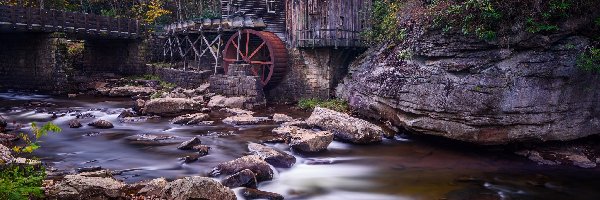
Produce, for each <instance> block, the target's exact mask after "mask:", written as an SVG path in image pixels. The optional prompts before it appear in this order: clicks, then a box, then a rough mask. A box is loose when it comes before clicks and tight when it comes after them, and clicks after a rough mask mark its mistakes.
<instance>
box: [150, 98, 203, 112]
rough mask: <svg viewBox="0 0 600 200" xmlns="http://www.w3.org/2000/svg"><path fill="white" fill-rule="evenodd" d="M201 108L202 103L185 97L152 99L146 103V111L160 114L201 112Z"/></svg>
mask: <svg viewBox="0 0 600 200" xmlns="http://www.w3.org/2000/svg"><path fill="white" fill-rule="evenodd" d="M201 109H202V104H201V103H198V102H196V101H193V100H191V99H184V98H159V99H152V100H150V101H147V102H146V103H145V104H144V112H145V113H147V114H154V115H158V116H178V115H182V114H189V113H195V112H199V111H201Z"/></svg>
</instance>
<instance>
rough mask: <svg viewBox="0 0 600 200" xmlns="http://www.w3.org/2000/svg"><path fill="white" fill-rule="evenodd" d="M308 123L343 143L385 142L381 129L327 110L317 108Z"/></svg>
mask: <svg viewBox="0 0 600 200" xmlns="http://www.w3.org/2000/svg"><path fill="white" fill-rule="evenodd" d="M306 123H307V124H308V125H311V126H316V127H319V128H321V129H323V130H326V131H329V132H331V133H333V134H334V135H335V138H336V139H338V140H341V141H347V142H352V143H356V144H370V143H378V142H381V141H382V140H383V129H381V127H379V126H377V125H375V124H372V123H370V122H367V121H365V120H363V119H358V118H355V117H352V116H350V115H348V114H345V113H340V112H337V111H334V110H330V109H327V108H320V107H316V108H315V109H314V111H313V113H312V115H311V116H310V117H309V118H308V119H306Z"/></svg>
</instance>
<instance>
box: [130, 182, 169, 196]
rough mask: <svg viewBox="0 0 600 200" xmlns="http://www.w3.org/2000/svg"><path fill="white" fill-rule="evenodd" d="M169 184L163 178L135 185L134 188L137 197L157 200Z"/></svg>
mask: <svg viewBox="0 0 600 200" xmlns="http://www.w3.org/2000/svg"><path fill="white" fill-rule="evenodd" d="M167 184H169V182H168V181H167V180H166V179H164V178H157V179H153V180H150V181H146V182H142V183H137V184H136V186H134V187H136V188H141V189H139V190H138V192H137V195H138V196H142V197H144V199H159V198H161V197H162V195H163V193H162V191H163V190H164V189H165V187H167Z"/></svg>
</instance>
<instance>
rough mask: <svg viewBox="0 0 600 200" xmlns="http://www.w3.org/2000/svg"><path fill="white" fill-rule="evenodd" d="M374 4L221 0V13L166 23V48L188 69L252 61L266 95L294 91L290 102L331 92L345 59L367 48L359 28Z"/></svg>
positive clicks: (363, 0) (366, 0)
mask: <svg viewBox="0 0 600 200" xmlns="http://www.w3.org/2000/svg"><path fill="white" fill-rule="evenodd" d="M371 5H372V0H222V1H221V15H222V17H221V18H218V19H201V20H188V21H184V22H178V23H175V24H171V25H169V26H167V27H166V28H165V32H166V34H165V35H166V38H167V39H166V41H165V42H164V44H165V45H164V51H163V54H164V55H165V60H169V61H170V62H173V61H175V62H181V61H183V63H184V64H183V66H184V68H185V66H192V67H191V68H192V69H194V68H195V69H204V70H210V69H211V68H213V67H214V70H212V71H214V73H223V72H227V71H228V66H229V65H231V64H233V63H241V64H248V66H249V68H250V69H251V73H253V74H254V75H255V76H259V77H261V81H262V84H263V86H264V88H265V90H266V91H265V92H267V93H274V94H275V93H280V94H286V95H288V94H289V96H291V97H293V98H292V99H291V100H297V98H309V97H310V98H312V97H317V98H329V97H331V96H332V93H333V90H334V88H335V85H336V84H337V83H338V82H339V80H341V78H342V77H343V76H344V75H345V73H346V71H347V70H346V68H347V65H348V63H349V62H350V61H351V60H352V59H353V58H354V57H355V56H356V55H357V54H358V53H360V51H361V50H363V49H364V48H365V47H366V44H365V42H364V40H363V38H362V37H361V35H362V34H361V33H362V32H363V31H366V30H368V29H369V28H370V27H369V22H370V20H369V17H370V12H371ZM186 63H188V64H186ZM190 63H192V64H190ZM201 66H209V67H208V68H207V67H204V68H203V67H201ZM282 99H285V98H282ZM287 100H289V98H288V99H287ZM287 100H286V101H287Z"/></svg>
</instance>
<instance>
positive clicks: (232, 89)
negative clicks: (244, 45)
mask: <svg viewBox="0 0 600 200" xmlns="http://www.w3.org/2000/svg"><path fill="white" fill-rule="evenodd" d="M247 69H248V68H247V67H243V66H242V65H230V66H229V71H228V73H227V74H226V75H221V74H220V75H214V76H211V77H210V79H209V83H210V87H209V91H210V92H213V93H216V94H219V95H223V96H226V97H245V98H247V99H249V100H247V101H246V102H245V104H252V105H245V106H244V107H254V106H258V105H264V104H265V101H266V99H265V94H264V92H263V87H262V84H261V82H260V78H259V77H257V76H248V74H249V72H248V71H247Z"/></svg>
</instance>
